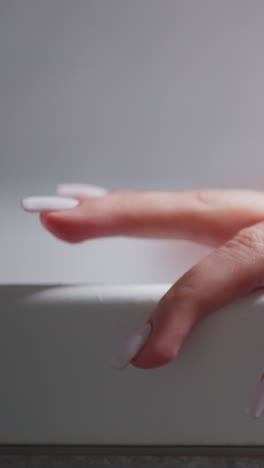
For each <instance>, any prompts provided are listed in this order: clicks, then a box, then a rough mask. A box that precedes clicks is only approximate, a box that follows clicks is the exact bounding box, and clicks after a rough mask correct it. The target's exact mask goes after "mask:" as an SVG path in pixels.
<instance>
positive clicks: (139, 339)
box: [113, 323, 152, 370]
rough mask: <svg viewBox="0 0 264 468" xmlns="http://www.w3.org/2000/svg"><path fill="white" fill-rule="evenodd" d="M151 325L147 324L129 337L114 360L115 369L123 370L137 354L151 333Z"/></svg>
mask: <svg viewBox="0 0 264 468" xmlns="http://www.w3.org/2000/svg"><path fill="white" fill-rule="evenodd" d="M151 329H152V327H151V325H150V324H149V323H147V324H146V325H145V326H144V328H143V329H141V330H139V331H138V333H136V334H135V335H133V336H131V337H130V338H129V339H128V340H127V342H126V343H125V345H124V346H123V347H122V349H121V350H120V352H119V353H118V355H117V357H116V358H115V359H114V362H113V366H114V367H115V368H116V369H120V370H121V369H124V368H125V367H127V366H128V364H129V363H130V362H131V361H132V359H133V358H134V357H135V356H136V355H137V354H138V352H139V351H140V349H141V348H142V347H143V345H144V344H145V343H146V341H147V339H148V338H149V336H150V333H151Z"/></svg>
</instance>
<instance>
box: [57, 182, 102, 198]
mask: <svg viewBox="0 0 264 468" xmlns="http://www.w3.org/2000/svg"><path fill="white" fill-rule="evenodd" d="M56 193H57V194H58V195H60V196H62V197H102V196H103V195H105V194H106V193H107V190H106V189H105V188H103V187H98V186H97V185H88V184H60V185H57V187H56Z"/></svg>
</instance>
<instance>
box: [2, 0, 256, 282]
mask: <svg viewBox="0 0 264 468" xmlns="http://www.w3.org/2000/svg"><path fill="white" fill-rule="evenodd" d="M263 18H264V2H263V1H262V0H251V1H248V0H232V1H230V0H213V1H212V0H198V1H197V0H187V1H185V0H89V1H88V0H74V1H71V0H46V1H35V0H0V195H1V196H0V212H1V241H2V242H1V244H0V281H1V282H5V283H12V282H13V283H16V282H22V283H23V282H33V283H38V282H54V281H55V282H64V281H65V282H79V281H81V282H86V281H87V282H90V281H92V282H94V281H95V282H98V281H99V282H130V281H131V282H153V281H162V282H167V281H169V282H170V281H173V280H174V279H176V277H177V276H178V275H179V274H180V273H181V272H182V271H184V269H186V268H187V267H189V266H190V265H191V264H192V263H193V262H194V261H195V260H196V259H198V258H200V257H201V256H202V253H203V252H204V251H206V249H205V250H203V249H201V250H200V249H196V248H192V250H190V246H189V244H185V243H181V242H180V243H179V242H177V243H176V242H175V243H174V242H166V243H162V242H157V241H156V242H154V241H150V242H148V241H139V240H126V239H111V240H98V241H97V240H96V241H91V242H89V243H85V244H82V245H74V246H72V245H67V244H64V243H62V242H60V241H58V240H56V239H54V238H53V237H52V236H51V235H50V234H49V233H47V232H45V231H44V230H43V229H42V228H41V226H40V223H39V221H38V217H37V216H36V215H29V214H26V213H24V212H22V211H21V210H20V207H19V200H20V198H22V197H25V196H31V195H45V194H47V195H49V194H52V193H53V191H54V187H55V185H56V183H61V182H82V183H84V182H88V183H92V184H99V185H103V186H106V187H107V188H109V189H110V190H114V189H118V190H119V189H122V188H125V189H140V190H147V189H152V190H155V189H167V190H182V189H191V188H201V187H209V188H210V187H216V186H217V187H252V188H260V189H262V187H263V169H264V159H263V148H264V131H263V126H264V105H263V104H264V93H263V89H264V27H263V24H264V23H263V21H264V20H263Z"/></svg>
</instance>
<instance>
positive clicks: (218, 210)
mask: <svg viewBox="0 0 264 468" xmlns="http://www.w3.org/2000/svg"><path fill="white" fill-rule="evenodd" d="M263 218H264V194H263V193H262V192H258V191H250V190H226V191H224V190H223V191H221V190H203V191H185V192H176V193H173V192H172V193H170V192H169V193H166V192H165V193H164V192H145V193H144V192H143V193H136V192H112V193H109V194H106V195H105V196H103V197H99V198H89V199H84V200H83V199H82V200H81V203H80V205H79V206H77V207H76V208H74V209H72V210H67V211H61V212H45V213H42V214H41V221H42V223H43V225H44V226H45V227H46V229H48V230H49V231H50V232H51V233H53V234H54V235H55V236H57V237H58V238H60V239H62V240H65V241H67V242H82V241H84V240H87V239H91V238H95V237H107V236H116V235H122V236H132V237H149V238H174V239H185V240H192V241H196V242H200V243H204V244H209V245H210V244H211V245H219V244H221V243H223V242H225V241H226V240H227V239H229V238H230V237H232V236H233V235H234V234H235V233H236V232H237V231H238V230H240V229H242V228H243V227H246V226H249V225H252V224H255V223H257V222H259V221H261V220H262V219H263Z"/></svg>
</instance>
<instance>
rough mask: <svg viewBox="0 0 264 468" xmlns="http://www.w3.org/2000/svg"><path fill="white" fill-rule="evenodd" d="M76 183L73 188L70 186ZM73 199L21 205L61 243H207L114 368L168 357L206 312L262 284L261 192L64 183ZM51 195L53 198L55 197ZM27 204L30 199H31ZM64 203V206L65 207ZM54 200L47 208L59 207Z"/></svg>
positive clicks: (156, 363) (263, 225)
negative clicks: (129, 239) (124, 239)
mask: <svg viewBox="0 0 264 468" xmlns="http://www.w3.org/2000/svg"><path fill="white" fill-rule="evenodd" d="M78 187H79V188H78ZM58 193H59V195H63V196H65V195H66V196H67V195H68V196H71V197H74V198H75V199H76V200H77V201H75V205H76V203H77V202H78V205H77V206H75V207H73V205H74V202H73V201H72V200H69V209H65V208H66V206H67V205H66V204H67V199H66V198H63V199H62V198H59V199H58V200H59V203H60V200H64V201H63V203H64V206H63V207H61V208H63V211H54V208H53V206H54V205H45V198H44V197H43V198H41V202H42V205H41V209H39V208H38V206H37V205H36V203H35V201H34V199H26V200H24V202H23V206H24V208H25V209H28V210H31V211H33V210H34V211H43V210H44V209H45V211H44V212H42V213H41V215H40V218H41V222H42V224H43V225H44V227H45V228H46V229H48V230H49V231H50V232H51V233H52V234H54V235H55V236H56V237H58V238H59V239H62V240H64V241H66V242H69V243H76V242H82V241H85V240H88V239H92V238H97V237H107V236H133V237H145V238H148V237H149V238H175V239H185V240H191V241H193V242H199V243H203V244H207V245H211V246H213V247H215V250H213V251H212V252H211V253H210V254H209V255H207V256H206V257H205V258H204V259H203V260H201V261H200V262H199V263H197V264H196V265H195V266H193V267H192V268H191V269H190V270H189V271H188V272H187V273H185V274H184V275H183V276H182V277H181V278H180V279H179V280H178V281H177V282H176V283H175V284H174V286H172V288H171V289H170V290H169V291H168V292H167V293H166V294H165V296H164V297H163V298H162V299H161V301H160V302H159V304H158V305H157V307H156V309H155V310H154V311H153V313H152V315H151V317H150V319H149V321H148V324H147V325H146V327H145V329H143V330H141V332H139V334H138V335H136V336H134V337H132V338H130V340H129V342H128V343H127V344H126V345H125V347H124V350H123V354H122V356H120V361H119V367H120V368H121V367H125V365H126V364H128V363H129V362H132V364H133V365H135V366H136V367H141V368H152V367H158V366H161V365H163V364H166V363H168V362H170V361H172V360H173V359H174V358H175V357H176V356H177V354H178V352H179V351H180V348H181V346H182V344H183V343H184V340H185V338H186V337H187V336H188V334H189V333H190V331H191V330H192V328H193V327H194V325H195V324H197V322H198V321H200V320H201V319H202V318H203V317H205V316H206V315H207V314H209V313H211V312H214V311H215V310H216V309H218V308H220V307H223V306H224V305H227V304H228V303H231V302H232V301H234V300H236V299H238V298H240V297H242V296H245V295H247V294H250V293H252V292H254V291H256V290H257V289H259V288H262V287H264V193H262V192H257V191H250V190H222V191H221V190H198V191H184V192H175V193H163V192H152V193H150V192H143V193H137V192H127V191H122V192H112V193H106V192H104V191H100V190H99V191H97V192H96V190H95V189H94V188H91V187H90V188H89V186H88V188H87V189H86V188H85V187H83V186H75V187H71V186H68V187H67V186H64V187H60V189H59V190H58ZM55 201H56V200H55ZM34 203H35V205H34ZM70 204H71V205H70ZM59 208H60V207H59V206H57V207H55V210H56V209H58V210H59Z"/></svg>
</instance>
